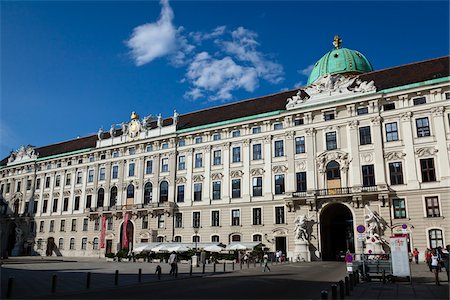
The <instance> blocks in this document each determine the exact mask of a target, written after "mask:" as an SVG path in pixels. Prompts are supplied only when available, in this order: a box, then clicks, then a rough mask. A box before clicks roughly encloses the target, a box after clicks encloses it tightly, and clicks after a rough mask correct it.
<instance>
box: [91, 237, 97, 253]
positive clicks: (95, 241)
mask: <svg viewBox="0 0 450 300" xmlns="http://www.w3.org/2000/svg"><path fill="white" fill-rule="evenodd" d="M92 249H94V250H98V238H94V241H93V242H92Z"/></svg>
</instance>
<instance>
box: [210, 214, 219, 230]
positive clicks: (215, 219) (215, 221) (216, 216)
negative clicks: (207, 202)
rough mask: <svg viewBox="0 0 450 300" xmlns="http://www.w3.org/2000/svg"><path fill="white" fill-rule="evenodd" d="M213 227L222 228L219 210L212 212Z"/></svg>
mask: <svg viewBox="0 0 450 300" xmlns="http://www.w3.org/2000/svg"><path fill="white" fill-rule="evenodd" d="M211 226H213V227H219V226H220V211H218V210H213V211H211Z"/></svg>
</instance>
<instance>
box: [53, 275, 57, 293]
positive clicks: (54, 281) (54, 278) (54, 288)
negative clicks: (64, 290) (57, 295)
mask: <svg viewBox="0 0 450 300" xmlns="http://www.w3.org/2000/svg"><path fill="white" fill-rule="evenodd" d="M57 279H58V276H56V275H52V293H54V292H56V280H57Z"/></svg>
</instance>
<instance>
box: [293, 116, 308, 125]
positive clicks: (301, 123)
mask: <svg viewBox="0 0 450 300" xmlns="http://www.w3.org/2000/svg"><path fill="white" fill-rule="evenodd" d="M303 124H305V121H304V120H303V119H301V118H298V119H295V120H294V126H299V125H303Z"/></svg>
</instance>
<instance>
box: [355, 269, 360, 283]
mask: <svg viewBox="0 0 450 300" xmlns="http://www.w3.org/2000/svg"><path fill="white" fill-rule="evenodd" d="M355 279H356V284H359V271H358V270H356V278H355Z"/></svg>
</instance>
